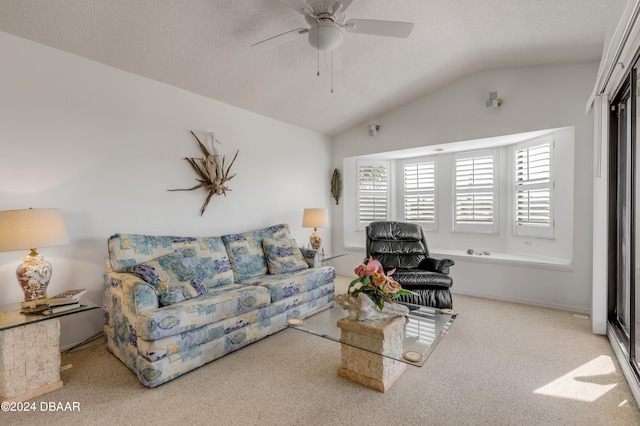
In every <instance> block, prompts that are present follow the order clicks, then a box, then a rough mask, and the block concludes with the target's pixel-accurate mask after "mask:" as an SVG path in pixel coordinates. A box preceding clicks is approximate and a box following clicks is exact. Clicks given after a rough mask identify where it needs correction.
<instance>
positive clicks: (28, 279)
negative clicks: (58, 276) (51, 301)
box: [16, 250, 51, 302]
mask: <svg viewBox="0 0 640 426" xmlns="http://www.w3.org/2000/svg"><path fill="white" fill-rule="evenodd" d="M16 276H17V277H18V283H20V286H21V287H22V291H23V292H24V301H25V302H29V301H32V300H38V299H46V297H47V286H48V285H49V281H50V280H51V264H50V263H49V262H47V261H45V260H44V258H43V257H42V255H40V254H38V252H36V251H35V250H31V253H29V255H28V256H27V257H25V258H24V263H23V264H21V265H20V266H18V269H17V270H16Z"/></svg>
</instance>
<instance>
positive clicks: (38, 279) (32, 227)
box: [0, 209, 69, 302]
mask: <svg viewBox="0 0 640 426" xmlns="http://www.w3.org/2000/svg"><path fill="white" fill-rule="evenodd" d="M68 242H69V239H68V237H67V231H66V229H65V227H64V221H63V219H62V214H61V213H60V210H59V209H26V210H5V211H0V251H14V250H27V249H29V250H31V252H30V253H29V254H28V255H27V257H25V258H24V263H23V264H21V265H20V266H18V269H17V270H16V276H17V277H18V283H19V284H20V286H21V287H22V291H23V292H24V300H25V302H31V301H34V300H37V299H44V298H46V297H47V286H48V285H49V280H50V279H51V264H50V263H49V262H47V261H45V260H44V258H43V257H42V255H40V254H39V253H38V252H37V251H36V248H37V247H50V246H58V245H63V244H67V243H68Z"/></svg>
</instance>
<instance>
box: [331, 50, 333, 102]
mask: <svg viewBox="0 0 640 426" xmlns="http://www.w3.org/2000/svg"><path fill="white" fill-rule="evenodd" d="M331 93H333V50H332V51H331Z"/></svg>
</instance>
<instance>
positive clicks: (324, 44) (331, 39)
mask: <svg viewBox="0 0 640 426" xmlns="http://www.w3.org/2000/svg"><path fill="white" fill-rule="evenodd" d="M342 39H343V32H342V28H340V25H338V24H336V23H335V22H333V21H331V20H328V19H327V20H322V21H319V22H317V23H315V24H314V25H313V26H312V27H311V29H310V30H309V44H311V46H312V47H313V48H314V49H318V50H333V49H336V48H338V47H339V46H340V45H341V44H342Z"/></svg>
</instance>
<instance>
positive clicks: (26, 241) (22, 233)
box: [0, 209, 69, 251]
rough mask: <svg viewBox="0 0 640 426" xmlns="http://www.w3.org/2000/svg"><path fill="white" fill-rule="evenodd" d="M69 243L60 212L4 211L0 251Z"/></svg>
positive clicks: (1, 213)
mask: <svg viewBox="0 0 640 426" xmlns="http://www.w3.org/2000/svg"><path fill="white" fill-rule="evenodd" d="M68 242H69V238H68V237H67V230H66V229H65V226H64V220H63V219H62V213H60V209H25V210H5V211H0V251H13V250H28V249H36V248H39V247H50V246H58V245H62V244H67V243H68Z"/></svg>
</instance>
